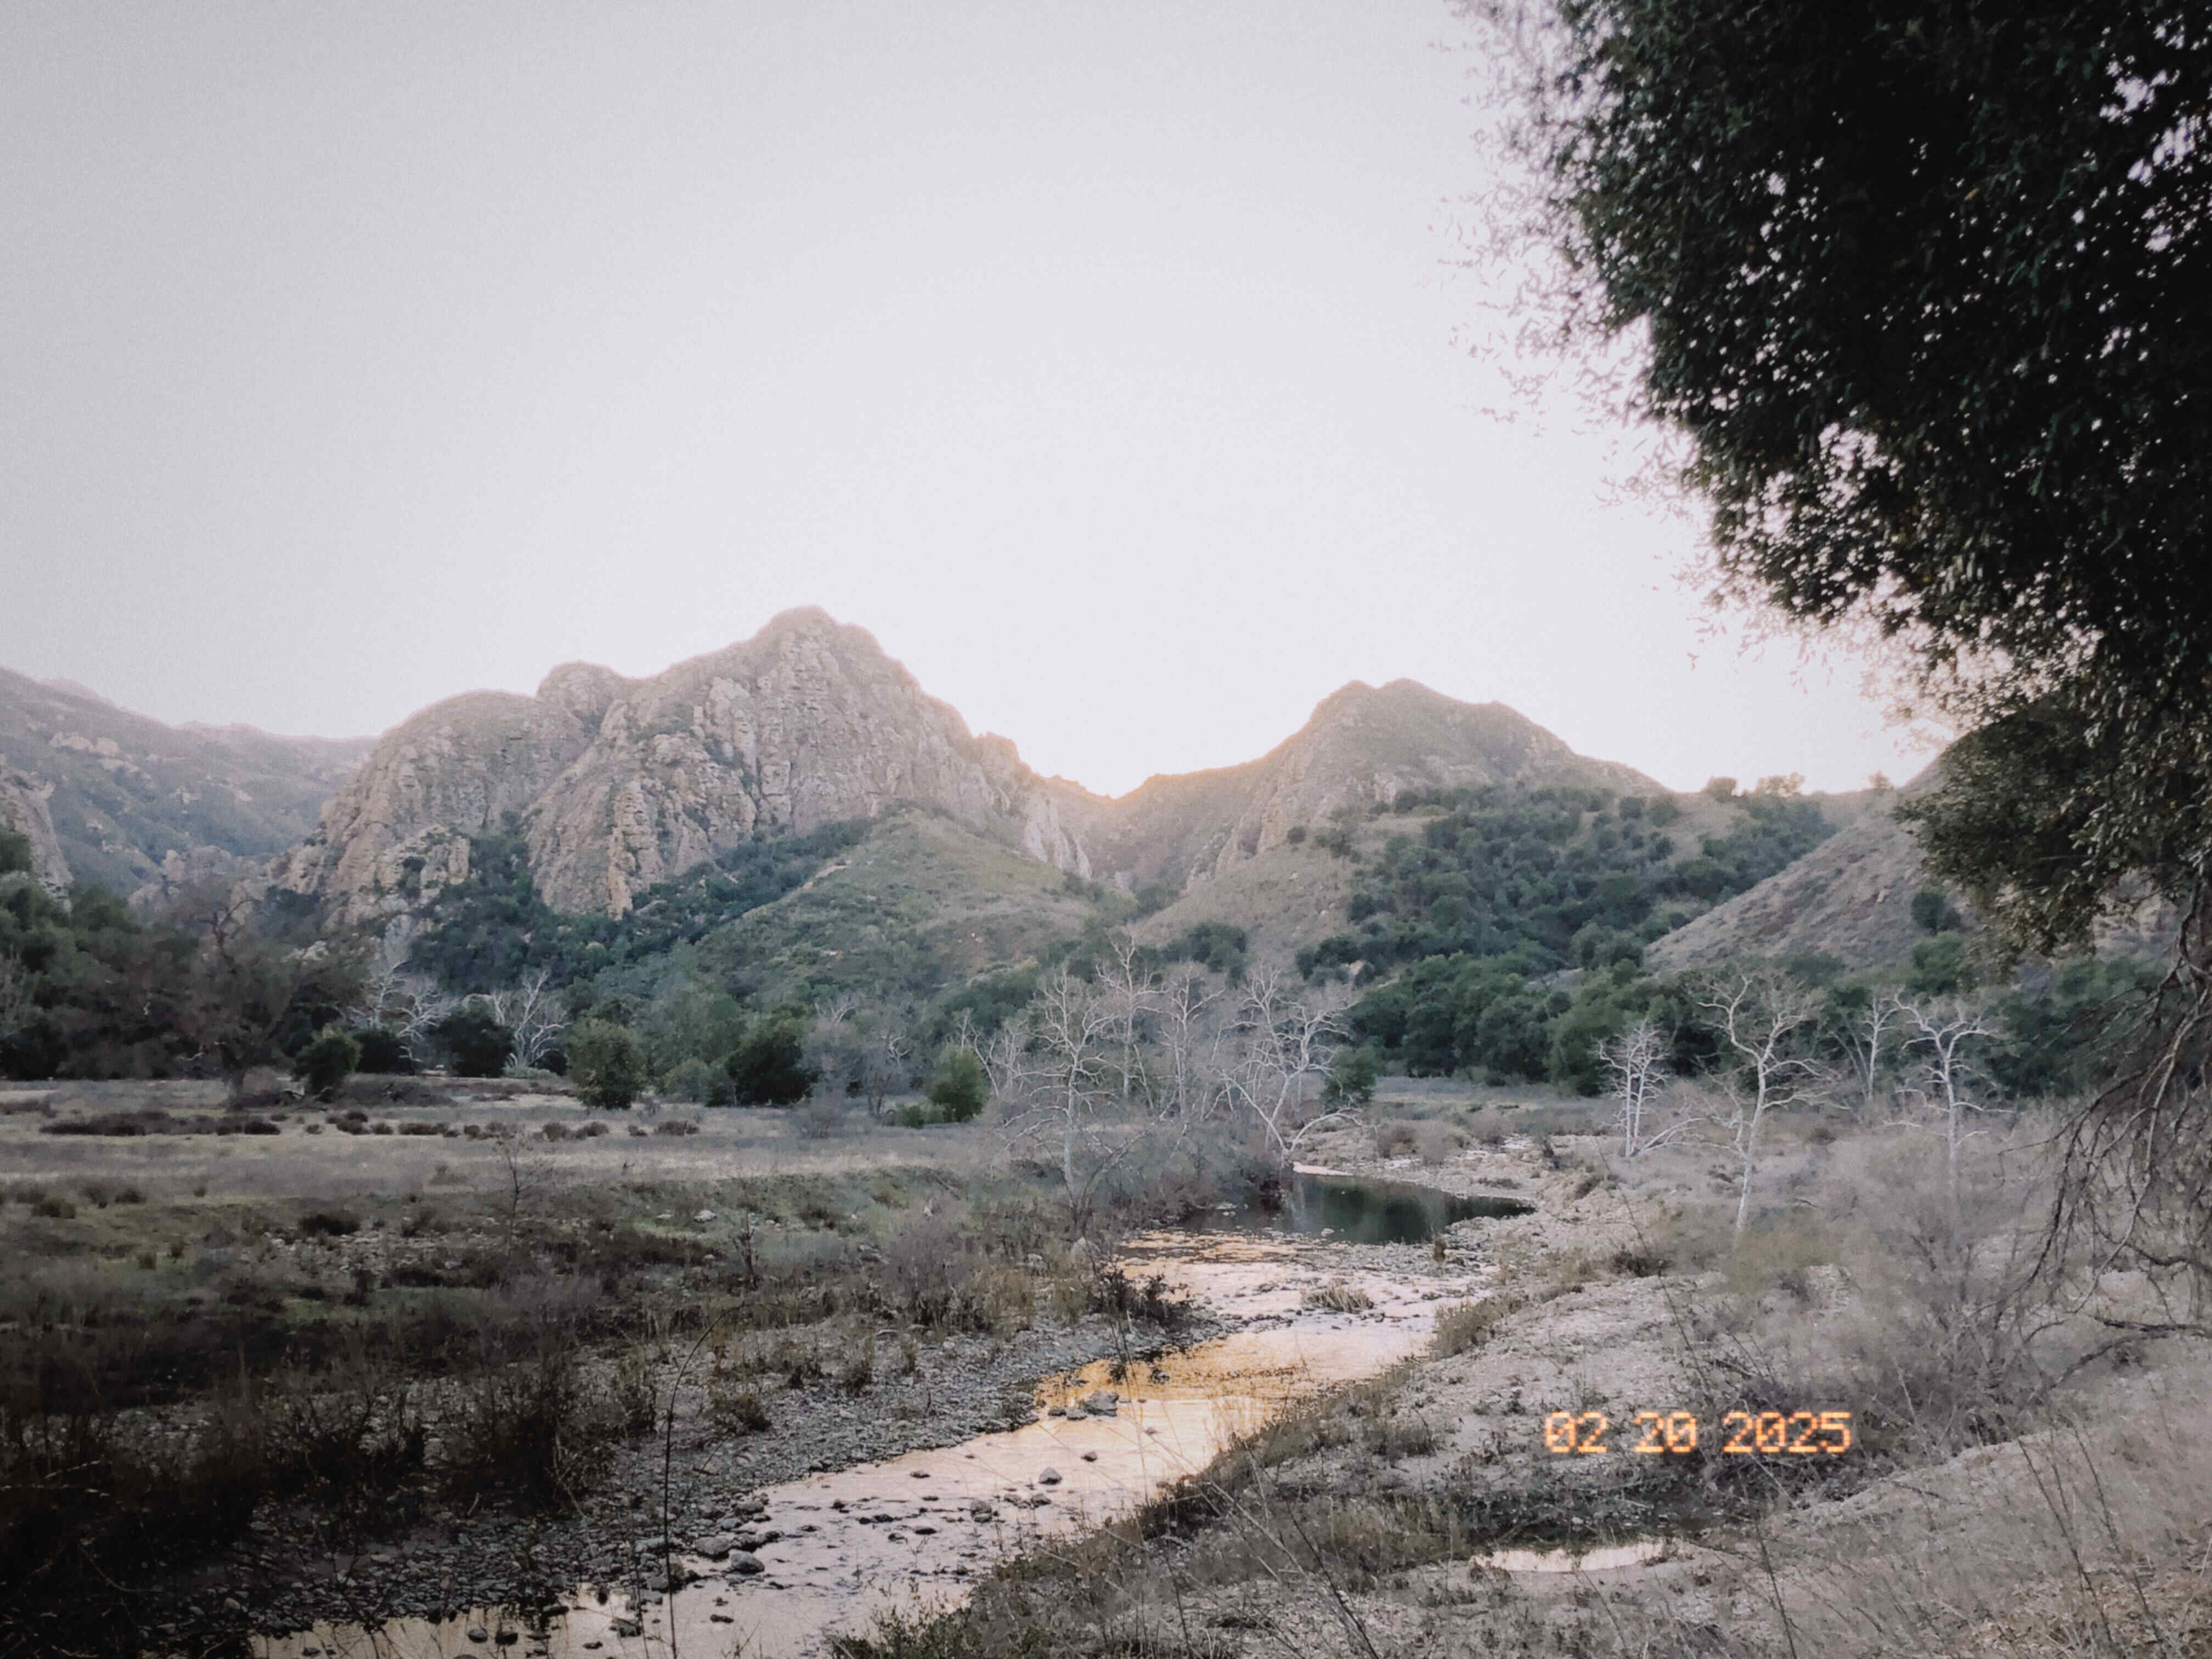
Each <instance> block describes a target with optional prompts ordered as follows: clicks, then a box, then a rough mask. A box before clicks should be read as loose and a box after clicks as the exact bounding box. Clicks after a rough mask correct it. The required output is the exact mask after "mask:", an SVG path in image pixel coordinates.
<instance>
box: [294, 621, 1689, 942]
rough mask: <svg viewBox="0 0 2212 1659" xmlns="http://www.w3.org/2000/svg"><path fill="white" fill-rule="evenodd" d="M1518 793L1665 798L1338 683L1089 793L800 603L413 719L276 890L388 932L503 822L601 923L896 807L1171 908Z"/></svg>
mask: <svg viewBox="0 0 2212 1659" xmlns="http://www.w3.org/2000/svg"><path fill="white" fill-rule="evenodd" d="M1534 781H1543V782H1554V783H1579V784H1591V785H1598V786H1601V787H1609V788H1613V789H1615V790H1631V791H1638V792H1650V793H1658V792H1659V786H1658V785H1657V784H1656V783H1654V782H1653V781H1651V780H1650V779H1648V778H1646V777H1644V775H1642V774H1640V773H1638V772H1636V771H1634V770H1633V769H1631V768H1628V767H1626V766H1621V765H1619V764H1617V763H1612V762H1606V761H1597V760H1592V759H1590V758H1589V757H1583V756H1580V755H1577V754H1576V753H1575V752H1574V751H1573V750H1571V749H1570V748H1569V747H1568V746H1567V745H1566V744H1565V743H1564V742H1563V741H1561V740H1560V739H1559V738H1557V737H1555V736H1553V734H1552V733H1550V732H1546V731H1545V730H1544V729H1543V728H1542V727H1541V726H1537V725H1536V724H1535V723H1534V722H1533V721H1531V720H1528V719H1527V718H1526V717H1525V716H1523V715H1522V714H1518V713H1516V711H1514V710H1512V709H1510V708H1506V707H1505V706H1504V705H1503V704H1500V703H1486V704H1473V703H1462V702H1457V701H1455V699H1452V698H1449V697H1446V696H1443V695H1442V694H1441V693H1438V692H1436V691H1433V690H1430V689H1428V688H1427V687H1425V686H1422V685H1420V684H1418V683H1416V682H1414V681H1412V680H1405V679H1401V680H1395V681H1392V682H1390V683H1389V684H1386V685H1383V686H1381V687H1376V686H1370V685H1367V684H1364V683H1363V682H1359V681H1353V682H1351V683H1349V684H1346V685H1345V686H1343V687H1340V689H1339V690H1336V691H1334V692H1332V693H1331V694H1330V695H1329V696H1328V697H1325V698H1323V699H1322V702H1320V703H1319V704H1318V705H1316V708H1315V710H1314V713H1313V714H1312V716H1311V717H1310V718H1309V720H1307V722H1306V723H1305V725H1304V726H1302V727H1301V728H1300V729H1299V730H1298V731H1297V732H1294V733H1292V734H1291V736H1290V737H1289V738H1285V740H1284V741H1283V742H1282V743H1280V744H1277V745H1276V746H1275V747H1274V748H1273V749H1272V750H1269V751H1268V752H1267V754H1266V755H1263V756H1261V757H1259V758H1258V759H1256V760H1253V761H1248V762H1244V763H1240V764H1238V765H1236V766H1231V767H1223V768H1215V769H1210V770H1207V771H1204V772H1198V773H1184V774H1165V775H1155V776H1154V777H1152V778H1151V779H1148V780H1147V781H1146V782H1145V783H1143V784H1140V785H1139V786H1138V787H1136V788H1135V789H1133V790H1132V791H1130V792H1129V793H1127V794H1126V795H1123V796H1120V797H1110V796H1104V795H1100V794H1097V793H1093V792H1092V791H1091V790H1089V789H1087V788H1085V787H1083V786H1082V785H1081V784H1079V783H1076V782H1074V781H1072V780H1068V779H1065V778H1060V777H1049V778H1048V777H1044V776H1042V775H1039V774H1037V773H1036V772H1035V771H1033V770H1032V769H1030V767H1028V766H1027V765H1026V764H1025V763H1023V761H1022V760H1021V757H1020V751H1019V750H1018V748H1017V747H1016V745H1015V744H1014V743H1013V742H1012V739H1010V738H1006V737H1004V736H1001V735H1000V734H997V733H993V732H984V733H981V734H977V733H971V732H969V729H968V726H967V724H966V722H965V721H964V720H963V719H962V717H961V715H960V714H959V712H958V711H957V709H955V708H952V707H951V705H950V704H948V703H945V702H942V701H940V700H939V699H937V698H934V697H932V696H929V695H928V694H927V692H926V691H925V690H923V689H922V687H921V684H920V683H919V682H918V681H917V680H916V679H915V677H914V676H913V674H912V673H911V672H910V671H908V670H907V669H906V667H905V666H904V665H902V664H900V663H899V662H897V661H896V659H893V658H891V657H890V655H889V654H888V653H885V652H884V650H883V647H881V646H880V645H879V644H878V642H877V641H876V640H875V638H874V636H873V635H871V634H869V633H867V632H866V630H865V629H860V628H856V627H853V626H851V625H849V624H847V623H840V622H838V621H836V619H835V618H833V617H830V616H829V614H828V613H827V612H826V611H822V610H821V609H819V608H818V607H812V606H809V607H805V608H801V609H799V610H795V611H785V612H783V613H781V614H780V615H778V616H777V617H774V618H772V619H771V620H770V621H769V623H767V624H766V625H765V626H764V627H763V628H762V629H760V630H759V631H758V632H757V634H755V635H752V636H751V637H750V639H747V640H742V641H736V642H734V643H732V644H731V645H728V646H726V647H721V648H720V649H719V650H716V651H711V652H706V653H701V654H699V655H697V656H694V657H690V658H687V659H684V660H683V661H681V662H678V663H676V664H673V665H671V666H670V667H669V668H667V669H665V670H663V671H661V672H659V673H658V674H655V675H650V676H646V677H642V678H629V677H625V676H623V675H620V674H617V673H616V672H615V671H612V670H611V669H608V668H605V667H602V666H600V665H596V664H591V663H580V662H571V663H563V664H561V665H557V666H556V667H555V668H553V669H552V670H550V671H549V672H548V673H547V674H546V676H545V678H544V680H543V681H542V682H541V683H540V684H539V686H538V691H537V692H536V694H535V695H534V696H529V697H524V696H520V695H519V694H516V693H512V692H469V693H464V694H462V695H461V696H458V697H453V698H447V699H445V700H443V701H441V702H437V703H434V704H432V705H430V706H429V707H428V708H425V709H423V710H421V711H419V712H418V713H416V714H414V715H412V716H410V718H409V719H408V720H405V721H403V722H401V724H400V725H399V726H396V727H394V728H393V729H392V732H387V733H386V735H385V737H384V738H381V739H380V741H379V742H378V744H377V745H376V748H375V750H374V752H373V753H372V754H371V755H370V756H369V757H368V759H367V760H366V761H365V762H364V763H363V764H362V767H361V768H360V769H359V770H358V772H357V773H356V775H355V776H354V777H353V778H351V779H350V780H349V781H348V782H347V784H346V785H345V786H344V787H343V788H342V789H341V790H340V791H339V792H338V793H337V795H336V796H334V797H333V798H332V799H331V801H330V802H329V803H328V804H327V805H325V809H324V811H323V814H322V817H321V819H320V821H319V823H318V825H317V827H316V829H315V830H314V831H313V833H312V834H310V835H309V836H307V837H305V838H304V839H303V840H302V842H301V843H300V844H299V845H298V846H296V847H295V848H292V849H291V850H290V852H289V854H286V856H285V857H284V859H283V860H281V861H280V864H279V866H277V868H276V882H277V884H278V885H279V886H281V887H283V888H286V889H288V890H292V891H295V892H298V893H301V894H304V895H307V896H311V897H313V898H314V899H315V900H317V901H318V902H320V903H321V904H323V905H324V906H325V908H326V909H328V910H329V911H331V913H332V914H333V915H336V916H337V917H338V918H340V919H341V920H343V921H352V922H369V921H379V920H384V921H388V920H390V919H391V918H393V917H396V916H398V915H403V914H406V913H408V912H410V911H412V910H415V909H416V908H420V906H421V905H422V904H423V903H424V902H427V901H428V898H430V897H431V896H435V893H436V892H437V891H439V890H442V889H443V888H444V887H446V886H448V885H450V884H453V882H455V881H458V880H460V879H462V878H465V876H466V874H467V859H468V843H469V841H470V838H471V837H472V836H482V835H483V834H486V833H488V832H489V831H490V830H492V829H495V828H497V827H498V826H499V825H500V823H501V822H502V820H503V819H504V817H506V816H507V815H508V814H513V816H514V817H515V818H516V819H517V822H518V824H519V827H520V829H521V831H522V833H523V834H524V835H525V836H526V839H527V842H528V845H529V857H530V866H531V870H532V876H533V878H534V879H535V880H536V882H537V884H538V888H539V890H540V891H541V892H542V894H543V895H544V898H545V900H546V902H548V903H549V904H550V905H552V906H554V907H555V908H559V909H566V910H571V911H575V912H584V913H590V912H597V913H602V914H614V915H620V914H622V913H623V911H624V910H626V909H627V908H628V907H629V904H630V903H631V902H633V901H634V899H635V896H637V895H638V894H639V893H641V891H643V890H646V889H647V888H650V887H653V886H654V885H655V884H658V883H661V882H665V881H666V880H668V879H670V878H674V877H676V876H678V875H681V874H683V873H684V872H686V871H688V870H691V869H695V868H697V867H699V866H702V864H705V863H707V862H708V861H709V860H713V859H714V857H715V856H716V855H717V854H718V853H719V852H720V851H722V850H726V848H729V847H731V846H732V845H734V844H736V843H737V842H740V841H743V840H746V839H751V838H757V837H758V836H763V835H769V834H777V833H783V832H787V831H800V832H803V831H805V830H808V829H816V828H819V827H821V826H822V825H823V824H826V823H830V822H833V821H838V820H842V819H848V818H864V817H874V816H876V815H877V814H878V813H879V812H881V811H883V810H884V808H885V807H886V806H888V805H891V804H893V803H894V802H898V801H914V802H917V803H920V804H923V805H931V806H935V807H938V808H941V809H943V810H945V811H948V812H949V813H951V816H952V817H955V818H956V819H957V820H959V821H960V822H962V823H964V824H966V825H967V826H968V827H969V829H973V830H975V831H976V832H978V833H981V834H984V835H986V836H989V837H991V838H994V839H996V840H1000V841H1001V842H1006V844H1008V845H1011V846H1013V847H1015V848H1018V849H1019V850H1021V851H1022V852H1023V853H1024V854H1026V855H1027V856H1029V857H1030V858H1032V859H1034V860H1037V861H1039V862H1042V863H1044V864H1047V865H1049V866H1053V867H1054V868H1055V869H1059V870H1060V871H1063V872H1066V873H1068V874H1071V875H1073V876H1076V877H1079V878H1096V879H1099V880H1103V881H1106V882H1109V883H1110V884H1114V885H1116V886H1119V887H1121V889H1123V890H1136V889H1138V888H1140V887H1143V886H1145V885H1146V884H1156V883H1161V882H1164V883H1165V884H1167V886H1168V888H1169V889H1170V890H1171V891H1173V892H1178V893H1179V892H1183V891H1187V890H1189V889H1190V888H1191V887H1192V886H1194V885H1195V884H1200V883H1203V882H1206V881H1207V880H1211V879H1213V878H1217V877H1218V876H1220V875H1222V874H1225V873H1226V872H1228V871H1230V870H1232V869H1234V868H1236V867H1237V866H1239V865H1241V864H1242V863H1243V862H1245V861H1247V860H1249V859H1250V858H1252V857H1254V856H1256V855H1257V854H1259V853H1261V852H1263V851H1265V850H1267V849H1268V848H1273V847H1276V846H1279V845H1280V844H1281V843H1282V842H1283V841H1284V839H1285V837H1286V836H1288V835H1289V833H1290V832H1291V829H1293V828H1294V827H1297V826H1301V825H1310V826H1311V827H1314V828H1316V829H1317V828H1320V827H1322V826H1323V825H1324V824H1325V823H1326V821H1327V819H1328V816H1329V815H1330V814H1331V813H1334V812H1340V811H1346V810H1348V809H1351V808H1353V807H1358V808H1361V809H1363V810H1364V807H1365V806H1366V805H1369V804H1371V803H1373V802H1376V801H1382V802H1385V803H1387V802H1388V801H1389V800H1390V799H1393V798H1395V795H1396V794H1397V793H1399V792H1401V790H1403V789H1406V788H1414V787H1419V788H1438V787H1461V786H1465V785H1471V784H1488V783H1504V782H1534Z"/></svg>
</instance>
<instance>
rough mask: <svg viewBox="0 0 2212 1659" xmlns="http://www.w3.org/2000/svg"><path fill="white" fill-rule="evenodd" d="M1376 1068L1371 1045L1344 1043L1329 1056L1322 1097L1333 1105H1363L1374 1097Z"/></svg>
mask: <svg viewBox="0 0 2212 1659" xmlns="http://www.w3.org/2000/svg"><path fill="white" fill-rule="evenodd" d="M1375 1078H1376V1064H1375V1052H1374V1050H1373V1049H1371V1048H1367V1047H1366V1046H1365V1045H1364V1044H1359V1043H1346V1045H1345V1046H1344V1047H1343V1048H1339V1049H1338V1050H1337V1051H1336V1053H1335V1054H1333V1055H1331V1056H1330V1058H1329V1062H1328V1082H1327V1083H1325V1084H1324V1085H1322V1098H1323V1099H1324V1100H1326V1101H1327V1102H1328V1104H1330V1105H1332V1106H1364V1105H1365V1104H1366V1103H1368V1102H1369V1101H1370V1100H1372V1099H1374V1098H1375Z"/></svg>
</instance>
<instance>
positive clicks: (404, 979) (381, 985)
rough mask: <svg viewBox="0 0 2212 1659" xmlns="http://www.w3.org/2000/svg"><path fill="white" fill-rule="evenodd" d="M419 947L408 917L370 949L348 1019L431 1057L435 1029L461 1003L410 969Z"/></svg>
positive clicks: (417, 1056)
mask: <svg viewBox="0 0 2212 1659" xmlns="http://www.w3.org/2000/svg"><path fill="white" fill-rule="evenodd" d="M413 945H414V928H413V927H412V926H411V925H410V924H407V923H406V922H404V920H403V921H398V922H394V923H393V924H392V927H390V928H388V929H387V930H386V932H385V933H384V934H383V936H382V937H381V938H380V939H378V940H377V942H376V945H375V947H374V950H372V951H370V953H369V957H368V965H367V970H366V972H365V973H364V974H363V975H362V985H361V994H360V995H358V996H357V997H356V998H355V999H354V1000H353V1002H352V1003H351V1005H350V1006H348V1007H347V1009H346V1012H345V1021H346V1024H349V1025H351V1026H355V1027H357V1028H365V1027H368V1026H382V1027H383V1028H384V1029H385V1030H388V1031H390V1032H391V1033H392V1035H393V1036H397V1037H398V1039H399V1042H400V1046H401V1047H403V1048H405V1049H406V1050H407V1052H408V1053H409V1054H410V1055H412V1056H413V1057H414V1058H415V1059H416V1060H423V1059H425V1058H427V1057H428V1056H427V1048H426V1046H425V1045H426V1044H427V1043H428V1038H429V1035H430V1028H431V1027H432V1026H433V1025H435V1024H437V1023H438V1022H439V1021H440V1020H441V1019H443V1018H446V1016H447V1015H448V1014H450V1013H452V1012H453V1011H454V1009H456V1008H458V1007H459V1006H460V1003H459V1000H458V999H457V998H454V997H453V996H449V995H448V994H447V993H445V992H443V991H441V990H440V989H439V988H438V987H437V986H436V985H435V984H433V983H432V982H431V981H429V980H428V978H426V977H424V976H423V975H421V974H413V973H410V972H408V970H407V954H408V952H409V951H410V950H411V949H412V948H413ZM501 1023H502V1024H504V1023H505V1022H503V1021H502V1022H501Z"/></svg>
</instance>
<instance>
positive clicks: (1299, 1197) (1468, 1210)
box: [1194, 1170, 1529, 1244]
mask: <svg viewBox="0 0 2212 1659" xmlns="http://www.w3.org/2000/svg"><path fill="white" fill-rule="evenodd" d="M1528 1210H1529V1206H1528V1205H1526V1204H1524V1203H1522V1201H1521V1200H1519V1199H1517V1198H1462V1197H1461V1196H1460V1195H1459V1194H1456V1193H1446V1192H1439V1191H1438V1190H1437V1188H1434V1187H1419V1186H1416V1185H1414V1184H1413V1182H1407V1181H1383V1180H1378V1179H1376V1178H1373V1177H1371V1176H1346V1175H1332V1174H1325V1173H1323V1172H1322V1171H1319V1170H1300V1171H1298V1172H1297V1174H1296V1175H1294V1176H1292V1177H1291V1184H1290V1187H1289V1188H1288V1190H1287V1191H1286V1192H1285V1194H1284V1204H1283V1207H1282V1208H1281V1209H1279V1210H1234V1211H1220V1212H1215V1213H1214V1214H1212V1215H1210V1216H1207V1217H1205V1218H1201V1219H1200V1220H1199V1221H1198V1222H1197V1223H1196V1224H1194V1225H1196V1226H1197V1227H1198V1228H1199V1229H1200V1231H1207V1232H1263V1233H1264V1232H1287V1233H1305V1234H1318V1233H1327V1234H1328V1235H1329V1237H1332V1238H1336V1239H1341V1240H1343V1241H1344V1242H1345V1243H1347V1244H1422V1243H1427V1242H1428V1241H1429V1240H1430V1239H1431V1238H1432V1237H1435V1236H1436V1235H1437V1234H1438V1233H1440V1232H1442V1231H1444V1230H1445V1229H1446V1228H1447V1227H1449V1226H1451V1225H1454V1224H1455V1223H1457V1222H1462V1221H1473V1220H1475V1219H1478V1218H1495V1217H1499V1216H1510V1215H1526V1214H1528Z"/></svg>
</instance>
